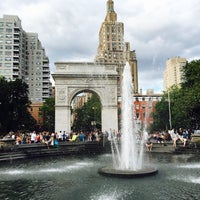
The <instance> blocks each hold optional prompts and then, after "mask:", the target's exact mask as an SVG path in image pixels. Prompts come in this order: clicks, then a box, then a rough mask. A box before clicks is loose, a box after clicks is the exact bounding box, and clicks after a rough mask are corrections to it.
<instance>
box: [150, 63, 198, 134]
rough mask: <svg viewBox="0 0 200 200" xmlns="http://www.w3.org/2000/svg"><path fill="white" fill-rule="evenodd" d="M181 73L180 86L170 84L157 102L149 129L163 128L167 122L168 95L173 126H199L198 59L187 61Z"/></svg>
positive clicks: (192, 127)
mask: <svg viewBox="0 0 200 200" xmlns="http://www.w3.org/2000/svg"><path fill="white" fill-rule="evenodd" d="M182 74H183V77H182V78H183V82H182V83H181V87H177V86H172V87H171V88H170V89H169V90H168V91H167V92H165V93H164V94H163V97H162V100H161V101H160V102H158V103H157V105H156V112H155V113H154V116H153V117H154V123H153V124H152V126H151V130H158V129H163V128H164V124H169V123H167V120H168V119H169V114H167V113H168V112H169V101H168V96H169V97H170V108H171V109H170V112H171V122H172V127H173V128H180V127H182V128H190V129H197V128H199V127H200V60H194V61H191V62H187V64H186V66H185V67H183V70H182ZM167 102H168V103H167ZM163 116H165V117H163ZM168 127H169V126H167V127H166V128H168Z"/></svg>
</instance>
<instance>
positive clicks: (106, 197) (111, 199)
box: [89, 188, 125, 200]
mask: <svg viewBox="0 0 200 200" xmlns="http://www.w3.org/2000/svg"><path fill="white" fill-rule="evenodd" d="M124 195H125V192H123V191H120V190H119V188H118V189H117V188H114V189H112V190H106V189H105V190H103V191H100V192H99V193H97V194H94V195H92V196H91V197H90V198H89V199H90V200H117V199H122V197H123V196H124Z"/></svg>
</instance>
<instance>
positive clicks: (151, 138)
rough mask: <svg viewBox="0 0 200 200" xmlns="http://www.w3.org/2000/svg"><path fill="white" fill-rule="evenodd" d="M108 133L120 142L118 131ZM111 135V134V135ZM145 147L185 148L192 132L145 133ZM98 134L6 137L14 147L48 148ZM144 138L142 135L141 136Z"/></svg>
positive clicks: (97, 135)
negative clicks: (39, 145)
mask: <svg viewBox="0 0 200 200" xmlns="http://www.w3.org/2000/svg"><path fill="white" fill-rule="evenodd" d="M112 132H113V131H111V130H110V131H108V132H106V133H105V135H106V136H107V138H108V140H111V136H112V134H114V137H115V138H116V139H117V140H118V141H120V139H121V132H120V131H114V133H112ZM111 133H112V134H111ZM145 133H146V134H145V140H144V141H145V146H146V148H147V150H148V151H151V150H152V148H153V144H154V143H163V144H165V142H167V141H172V142H173V146H174V147H176V145H177V142H178V141H180V142H181V143H182V145H183V147H185V146H186V145H187V143H188V141H190V140H191V136H192V134H193V133H192V131H191V130H189V129H182V128H179V129H178V130H175V129H174V128H172V129H171V130H167V131H160V132H156V133H152V134H148V133H147V132H145ZM100 134H101V133H100V132H99V131H98V130H95V131H90V132H83V131H79V132H71V133H67V132H66V131H60V132H58V133H57V132H56V133H50V132H47V131H43V132H36V131H33V132H31V133H21V132H17V133H13V132H10V133H9V134H8V135H7V136H6V137H10V138H12V139H15V141H16V145H20V144H32V143H44V144H46V145H47V147H48V148H49V147H50V146H56V147H57V146H58V145H59V143H60V142H76V141H80V142H84V141H99V138H100ZM142 134H144V133H140V134H138V135H137V136H136V140H137V141H138V140H141V137H142V136H141V135H142ZM143 137H144V135H143Z"/></svg>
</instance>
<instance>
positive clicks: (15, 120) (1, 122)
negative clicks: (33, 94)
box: [0, 78, 36, 133]
mask: <svg viewBox="0 0 200 200" xmlns="http://www.w3.org/2000/svg"><path fill="white" fill-rule="evenodd" d="M29 105H30V101H29V100H28V85H27V84H26V83H24V82H22V80H20V79H16V80H15V81H7V80H6V79H5V78H0V130H1V132H3V133H7V132H8V131H11V130H12V131H17V130H32V129H34V126H35V124H36V121H35V120H34V118H33V117H32V116H31V115H30V113H29V112H28V107H29Z"/></svg>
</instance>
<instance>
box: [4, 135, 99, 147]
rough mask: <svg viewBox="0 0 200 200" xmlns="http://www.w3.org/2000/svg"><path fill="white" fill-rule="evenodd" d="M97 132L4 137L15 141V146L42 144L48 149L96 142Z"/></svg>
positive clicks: (97, 138)
mask: <svg viewBox="0 0 200 200" xmlns="http://www.w3.org/2000/svg"><path fill="white" fill-rule="evenodd" d="M99 134H100V133H99V131H90V132H83V131H79V132H71V133H67V132H65V131H60V132H58V133H57V132H55V133H51V132H48V131H43V132H36V131H33V132H30V133H22V132H16V133H14V132H9V133H8V134H7V135H6V136H5V137H6V138H12V139H14V140H15V143H16V145H20V144H33V143H44V144H46V145H47V147H48V148H49V147H50V146H54V147H57V146H58V144H59V142H76V141H80V142H84V141H98V140H99Z"/></svg>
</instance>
